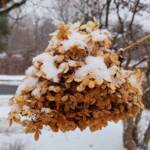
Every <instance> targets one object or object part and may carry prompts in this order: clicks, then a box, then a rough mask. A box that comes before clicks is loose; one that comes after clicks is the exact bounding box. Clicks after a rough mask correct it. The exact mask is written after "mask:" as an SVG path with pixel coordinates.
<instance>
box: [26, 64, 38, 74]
mask: <svg viewBox="0 0 150 150" xmlns="http://www.w3.org/2000/svg"><path fill="white" fill-rule="evenodd" d="M36 72H37V70H36V68H35V67H34V66H31V67H29V68H28V69H27V70H26V72H25V74H26V75H27V76H34V75H35V74H36Z"/></svg>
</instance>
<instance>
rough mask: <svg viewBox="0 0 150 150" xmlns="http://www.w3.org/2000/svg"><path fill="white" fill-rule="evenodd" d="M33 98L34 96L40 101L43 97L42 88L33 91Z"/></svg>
mask: <svg viewBox="0 0 150 150" xmlns="http://www.w3.org/2000/svg"><path fill="white" fill-rule="evenodd" d="M31 94H32V96H34V97H35V98H37V99H39V98H40V97H41V93H40V88H35V89H34V90H33V91H32V93H31Z"/></svg>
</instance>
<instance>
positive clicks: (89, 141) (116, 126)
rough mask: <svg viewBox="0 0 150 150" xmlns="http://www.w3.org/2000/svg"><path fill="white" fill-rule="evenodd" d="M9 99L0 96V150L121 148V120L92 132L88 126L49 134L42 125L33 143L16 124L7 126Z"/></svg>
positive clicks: (103, 149) (32, 139)
mask: <svg viewBox="0 0 150 150" xmlns="http://www.w3.org/2000/svg"><path fill="white" fill-rule="evenodd" d="M9 98H10V96H0V150H16V147H17V148H18V147H22V148H23V150H41V149H43V150H50V149H51V150H60V149H61V150H78V149H80V150H100V149H101V150H124V148H123V146H122V123H121V122H119V123H110V124H109V125H108V126H107V127H106V128H104V129H102V130H100V131H97V132H94V133H93V132H90V131H89V130H88V129H87V130H85V131H83V132H81V131H79V130H75V131H74V132H68V133H61V132H58V133H53V132H51V131H50V130H49V129H46V128H45V129H43V132H42V135H41V137H40V139H39V141H37V142H36V141H34V138H33V135H30V134H24V133H23V131H22V129H21V127H20V126H18V125H13V126H12V127H11V128H10V127H9V126H8V121H7V114H8V112H9V107H8V104H7V102H8V99H9ZM21 150H22V149H21Z"/></svg>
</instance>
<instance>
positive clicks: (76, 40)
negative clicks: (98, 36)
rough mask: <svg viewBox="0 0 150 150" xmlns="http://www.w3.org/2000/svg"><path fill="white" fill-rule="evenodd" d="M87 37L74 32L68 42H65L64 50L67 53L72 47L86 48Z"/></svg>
mask: <svg viewBox="0 0 150 150" xmlns="http://www.w3.org/2000/svg"><path fill="white" fill-rule="evenodd" d="M86 37H87V36H86V35H84V34H81V33H79V32H76V31H75V32H72V34H71V36H70V37H69V39H68V40H64V41H63V43H62V44H63V48H64V50H65V51H67V50H68V49H69V48H70V47H72V46H79V47H81V48H84V47H86V44H85V40H86Z"/></svg>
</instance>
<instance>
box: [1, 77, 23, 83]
mask: <svg viewBox="0 0 150 150" xmlns="http://www.w3.org/2000/svg"><path fill="white" fill-rule="evenodd" d="M23 78H24V76H23V75H0V84H2V85H18V84H20V82H21V80H23Z"/></svg>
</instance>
